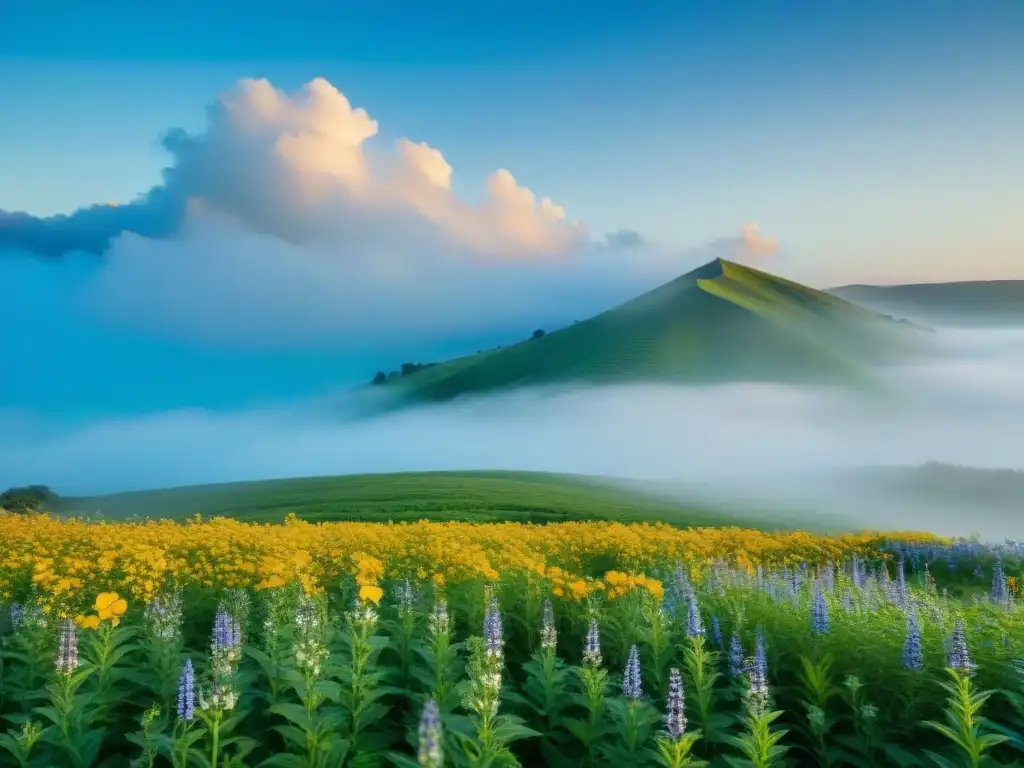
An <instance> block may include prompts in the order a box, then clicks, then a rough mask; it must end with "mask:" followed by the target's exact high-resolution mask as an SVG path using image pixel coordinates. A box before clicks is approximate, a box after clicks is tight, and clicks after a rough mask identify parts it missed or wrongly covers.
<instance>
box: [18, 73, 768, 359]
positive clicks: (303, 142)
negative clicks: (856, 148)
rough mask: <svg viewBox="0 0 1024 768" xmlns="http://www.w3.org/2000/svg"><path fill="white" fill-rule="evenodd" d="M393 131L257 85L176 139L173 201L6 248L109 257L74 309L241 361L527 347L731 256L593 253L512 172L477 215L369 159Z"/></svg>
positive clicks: (760, 247) (44, 222) (84, 214)
mask: <svg viewBox="0 0 1024 768" xmlns="http://www.w3.org/2000/svg"><path fill="white" fill-rule="evenodd" d="M378 129H379V126H378V123H377V121H376V120H374V119H373V117H372V116H371V115H370V114H368V113H367V111H366V110H365V109H362V108H359V107H357V106H354V105H353V104H352V103H351V102H350V101H349V100H348V99H347V98H346V97H345V96H344V94H342V93H341V92H339V91H338V90H337V89H336V88H335V87H334V86H333V85H331V84H330V83H328V82H327V81H326V80H323V79H320V78H318V79H314V80H312V81H310V82H309V83H307V84H306V85H305V86H303V87H302V88H301V89H299V90H298V91H297V92H295V93H284V92H282V91H280V90H278V89H276V88H274V87H273V85H271V84H270V83H269V82H267V81H266V80H250V79H246V80H242V81H240V82H239V83H238V84H237V85H236V86H235V87H234V88H233V89H232V90H230V91H228V92H226V93H225V94H223V95H222V96H221V97H220V98H219V99H218V100H217V101H216V102H215V103H214V104H212V105H211V106H210V108H209V109H208V113H207V123H206V126H205V128H204V129H203V130H202V131H201V132H199V133H197V134H195V135H190V134H187V133H186V132H184V131H182V130H174V131H171V132H170V133H168V135H167V136H166V137H165V140H164V145H165V147H166V148H167V150H168V151H169V152H170V153H171V155H172V163H171V165H170V167H168V168H167V169H166V170H165V172H164V181H163V184H162V185H160V186H157V187H154V188H153V189H152V190H150V191H149V193H147V194H146V195H145V196H144V197H142V198H140V199H138V200H136V201H134V202H131V203H127V204H123V205H118V206H110V205H98V206H92V207H89V208H83V209H81V210H80V211H78V212H76V213H74V214H72V215H70V216H67V217H55V218H50V219H37V218H34V217H31V216H28V215H27V214H3V212H2V211H0V247H3V246H4V245H5V244H7V245H15V246H16V247H19V248H23V249H25V250H29V251H35V252H37V253H48V254H60V253H70V252H75V251H77V250H87V251H91V252H96V253H102V255H103V259H102V261H101V263H100V265H99V266H98V267H97V268H96V270H95V273H94V275H93V276H92V278H91V279H86V280H83V281H82V282H81V284H80V286H79V292H78V295H77V297H75V298H74V299H73V301H74V302H75V306H76V307H79V308H81V309H83V310H84V311H85V314H86V316H92V317H99V318H101V319H102V320H103V321H104V322H114V323H117V324H120V325H124V326H127V327H137V328H140V329H143V330H146V331H151V332H157V333H160V334H161V335H164V336H171V337H177V338H181V339H185V340H187V341H202V342H203V343H211V344H220V345H227V346H243V347H249V346H253V345H256V346H263V347H291V346H296V345H307V346H308V345H310V344H312V345H316V346H321V345H324V344H326V345H329V346H332V347H335V348H343V347H351V346H352V345H353V344H357V345H367V344H370V345H372V344H373V343H374V337H375V336H376V337H378V338H379V337H380V336H381V335H382V334H405V335H407V336H424V335H429V334H463V335H466V336H472V335H474V334H475V335H478V336H479V335H487V334H488V333H490V334H492V335H493V333H494V332H498V333H507V334H519V333H528V332H529V331H530V330H531V329H532V328H535V327H537V326H538V325H542V324H543V325H544V326H545V327H549V328H550V327H552V326H553V325H558V324H563V323H569V322H572V321H573V320H577V319H585V318H586V317H588V316H589V315H592V314H594V313H596V312H599V311H602V310H604V309H607V308H608V307H610V306H611V305H613V304H615V303H618V302H621V301H625V300H627V299H629V298H632V297H633V296H635V295H636V294H638V293H640V292H642V291H644V290H648V289H651V288H654V287H656V286H657V285H658V284H659V283H661V282H664V281H666V280H669V279H671V278H673V277H676V276H677V275H679V274H680V273H682V272H684V271H686V270H687V269H689V268H692V267H695V266H697V265H698V264H699V263H700V262H701V261H706V260H708V259H709V258H711V257H713V256H716V255H722V252H719V251H716V252H714V253H707V252H705V251H704V249H696V251H695V252H689V253H683V254H675V255H673V254H669V253H667V252H665V251H664V250H662V249H659V248H657V247H655V246H653V245H652V244H650V243H648V242H646V241H645V240H644V239H643V238H642V237H641V236H640V235H639V234H637V233H635V232H632V231H630V230H621V231H619V232H617V233H613V234H612V235H610V236H608V237H607V238H606V239H601V240H594V239H592V238H591V237H590V236H589V235H588V233H587V230H586V228H585V227H584V226H583V225H582V224H580V223H578V222H574V221H572V220H571V219H570V218H569V217H568V216H567V214H566V211H565V209H564V208H563V207H562V206H561V205H559V204H558V203H556V202H554V201H553V200H551V199H550V198H549V197H543V196H538V195H537V194H535V193H534V192H533V191H532V190H531V189H529V188H528V187H526V186H524V185H522V184H521V183H520V182H519V181H518V180H517V179H516V178H515V176H514V175H513V174H512V173H511V171H509V170H508V169H506V168H499V169H498V170H497V171H495V172H494V173H493V174H491V175H490V176H489V177H488V178H487V179H486V180H484V181H483V183H482V185H481V195H480V199H479V200H467V199H464V198H462V197H460V196H459V195H456V194H455V192H454V191H453V183H452V182H453V175H454V171H453V169H452V166H451V164H450V163H449V162H448V161H447V160H446V159H445V157H444V155H443V154H442V152H441V151H440V150H439V149H437V148H436V147H433V146H431V145H429V144H427V143H425V142H422V141H415V140H412V139H407V138H402V139H399V140H398V141H397V142H395V144H394V146H393V147H390V148H387V147H379V146H372V145H373V140H374V139H375V137H376V136H377V134H378ZM773 242H774V241H769V240H768V239H766V238H763V237H761V236H760V235H759V234H758V232H757V230H756V227H754V228H746V229H744V233H743V236H742V237H740V238H731V239H727V240H725V241H719V244H724V245H725V246H726V247H727V248H726V250H727V251H728V253H726V254H725V255H728V256H729V257H733V256H734V255H735V254H734V253H733V252H734V251H737V252H745V251H748V250H749V251H751V252H757V253H763V252H765V248H766V247H767V244H768V243H773ZM61 298H62V300H63V299H64V297H61Z"/></svg>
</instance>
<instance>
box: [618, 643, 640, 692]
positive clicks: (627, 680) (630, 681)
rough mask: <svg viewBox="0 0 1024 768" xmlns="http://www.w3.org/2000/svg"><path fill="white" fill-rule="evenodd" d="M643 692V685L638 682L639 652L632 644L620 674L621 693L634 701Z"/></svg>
mask: <svg viewBox="0 0 1024 768" xmlns="http://www.w3.org/2000/svg"><path fill="white" fill-rule="evenodd" d="M643 694H644V691H643V685H642V684H641V682H640V652H639V651H637V649H636V646H635V645H634V646H631V647H630V649H629V659H628V660H627V661H626V669H625V671H624V672H623V674H622V695H623V696H625V697H626V698H627V699H631V700H633V701H636V700H637V699H639V698H640V697H641V696H643Z"/></svg>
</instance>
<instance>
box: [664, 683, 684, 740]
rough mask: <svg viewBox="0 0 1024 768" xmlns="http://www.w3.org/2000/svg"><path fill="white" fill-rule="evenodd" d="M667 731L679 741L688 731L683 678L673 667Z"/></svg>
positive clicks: (666, 719)
mask: <svg viewBox="0 0 1024 768" xmlns="http://www.w3.org/2000/svg"><path fill="white" fill-rule="evenodd" d="M665 731H666V732H667V733H668V737H669V739H670V740H671V741H679V740H680V739H681V738H683V734H685V733H686V704H685V701H684V697H683V678H682V675H680V674H679V670H678V669H676V668H674V667H673V668H672V670H670V672H669V676H668V703H667V704H666V706H665Z"/></svg>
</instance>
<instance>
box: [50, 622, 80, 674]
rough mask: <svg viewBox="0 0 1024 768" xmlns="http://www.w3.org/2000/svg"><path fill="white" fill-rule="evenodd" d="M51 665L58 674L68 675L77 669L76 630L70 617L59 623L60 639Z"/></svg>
mask: <svg viewBox="0 0 1024 768" xmlns="http://www.w3.org/2000/svg"><path fill="white" fill-rule="evenodd" d="M53 665H54V667H56V669H57V674H58V675H70V674H71V673H72V672H74V671H75V670H76V669H78V630H77V629H76V628H75V622H73V621H72V620H71V619H65V620H64V621H62V622H61V623H60V639H59V642H58V644H57V657H56V658H55V659H54V663H53Z"/></svg>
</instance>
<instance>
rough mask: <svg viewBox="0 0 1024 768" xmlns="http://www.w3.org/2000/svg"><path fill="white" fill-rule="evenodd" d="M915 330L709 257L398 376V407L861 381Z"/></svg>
mask: <svg viewBox="0 0 1024 768" xmlns="http://www.w3.org/2000/svg"><path fill="white" fill-rule="evenodd" d="M921 336H923V334H920V333H918V332H916V329H914V327H913V326H911V325H910V324H909V323H906V322H899V321H896V320H894V319H893V318H887V317H884V316H882V315H879V314H876V313H874V312H871V311H869V310H867V309H864V308H862V307H860V306H857V305H856V304H853V303H851V302H849V301H846V300H844V299H842V298H839V297H837V296H832V295H830V294H828V293H824V292H822V291H817V290H814V289H811V288H808V287H807V286H804V285H801V284H799V283H795V282H793V281H790V280H785V279H783V278H781V277H777V276H775V275H771V274H769V273H767V272H762V271H760V270H757V269H753V268H751V267H746V266H741V265H739V264H735V263H733V262H729V261H724V260H721V259H716V260H714V261H712V262H710V263H708V264H705V265H703V266H701V267H699V268H697V269H695V270H693V271H692V272H688V273H687V274H685V275H682V276H681V277H678V278H676V279H675V280H672V281H671V282H669V283H666V284H664V285H662V286H660V287H659V288H656V289H654V290H652V291H650V292H648V293H645V294H643V295H642V296H639V297H637V298H635V299H632V300H631V301H628V302H626V303H625V304H622V305H620V306H618V307H615V308H614V309H611V310H608V311H606V312H604V313H602V314H600V315H597V316H595V317H592V318H590V319H589V320H585V321H583V322H579V323H575V324H573V325H571V326H568V327H566V328H562V329H560V330H557V331H554V332H552V333H547V334H535V335H534V337H532V338H530V339H527V340H525V341H523V342H520V343H519V344H515V345H513V346H509V347H505V348H502V349H497V350H491V351H487V352H481V353H478V354H476V355H470V356H467V357H462V358H458V359H455V360H451V361H448V362H444V363H439V364H436V365H430V366H425V367H422V368H418V369H417V370H413V371H410V372H409V375H405V376H402V377H401V378H399V379H398V380H391V381H389V382H387V383H386V384H384V385H383V386H381V389H386V390H388V391H390V392H392V393H393V394H394V395H395V396H396V397H397V398H398V400H399V401H400V402H424V401H428V402H429V401H443V400H449V399H452V398H455V397H459V396H462V395H467V394H474V393H484V392H491V391H496V390H504V389H511V388H515V387H520V386H535V385H549V384H563V383H589V384H608V383H625V382H650V383H658V382H661V383H695V384H699V383H712V382H726V381H788V382H792V381H799V382H854V381H855V382H859V383H865V382H868V381H870V379H871V374H870V367H871V365H873V364H876V363H880V362H884V361H886V360H892V359H896V358H898V357H899V356H900V355H902V354H905V353H907V352H909V351H910V350H912V349H914V348H915V345H916V344H919V343H920V342H921V339H920V338H919V337H921Z"/></svg>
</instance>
